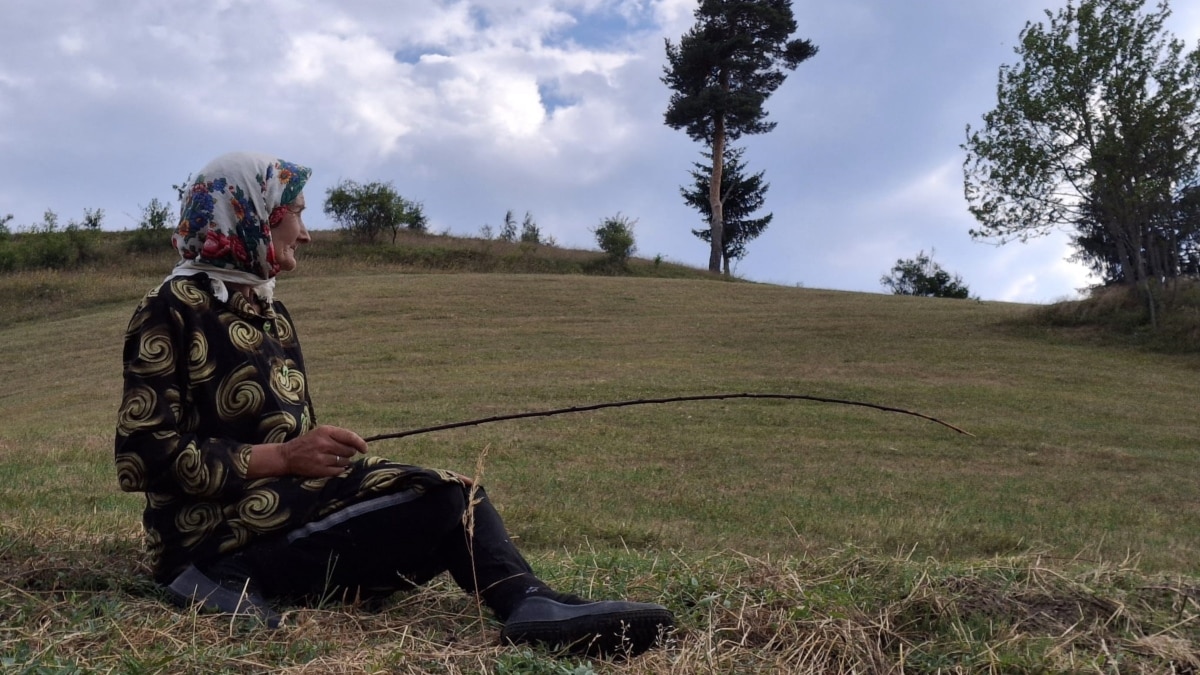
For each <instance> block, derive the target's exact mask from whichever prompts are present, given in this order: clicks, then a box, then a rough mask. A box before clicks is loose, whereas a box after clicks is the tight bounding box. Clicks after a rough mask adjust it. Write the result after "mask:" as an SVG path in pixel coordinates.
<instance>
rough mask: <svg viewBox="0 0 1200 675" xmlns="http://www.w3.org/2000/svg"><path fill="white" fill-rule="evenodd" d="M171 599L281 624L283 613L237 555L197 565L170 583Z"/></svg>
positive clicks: (188, 604) (265, 622) (179, 602)
mask: <svg viewBox="0 0 1200 675" xmlns="http://www.w3.org/2000/svg"><path fill="white" fill-rule="evenodd" d="M167 593H168V594H169V595H170V596H171V601H172V602H174V603H175V604H177V605H179V606H180V607H188V606H190V605H192V604H199V605H200V606H201V608H202V609H204V610H207V611H210V612H220V613H223V614H233V615H235V616H245V617H251V618H255V619H258V620H259V621H262V622H263V623H264V624H266V626H267V627H268V628H278V627H279V623H280V620H281V617H280V616H279V614H278V613H277V612H276V611H275V610H273V609H271V606H270V605H268V604H267V601H266V600H265V599H264V598H263V596H262V593H261V592H260V591H259V588H258V585H257V584H256V583H254V580H253V579H252V578H251V577H250V574H249V572H248V571H247V570H246V569H245V567H243V566H242V565H240V564H239V563H238V561H237V560H236V559H234V558H223V559H221V560H219V561H217V562H216V563H215V564H213V565H206V566H205V570H204V571H201V569H200V568H198V567H196V566H195V565H188V567H187V569H185V570H184V571H183V572H181V573H180V574H179V576H177V577H175V579H174V580H172V581H171V583H170V584H168V585H167Z"/></svg>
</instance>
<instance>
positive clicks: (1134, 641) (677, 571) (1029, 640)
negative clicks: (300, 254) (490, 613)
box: [0, 238, 1200, 673]
mask: <svg viewBox="0 0 1200 675" xmlns="http://www.w3.org/2000/svg"><path fill="white" fill-rule="evenodd" d="M320 243H321V245H319V246H314V247H313V250H312V251H311V252H310V254H309V255H307V256H306V257H305V258H303V260H302V270H300V271H298V272H297V273H296V274H295V275H294V276H290V277H285V278H284V279H282V280H281V281H280V285H279V288H278V290H277V294H278V297H279V298H281V299H282V300H283V301H284V302H286V303H287V304H288V307H289V309H290V310H291V312H292V314H293V316H294V318H295V319H296V322H297V324H298V330H299V331H300V334H301V336H302V339H303V340H304V345H305V351H306V357H307V359H308V366H309V371H310V373H309V374H310V384H311V387H312V390H313V395H314V398H315V400H316V405H317V413H318V416H319V417H320V419H321V421H323V422H328V423H332V424H338V425H342V426H347V427H350V428H354V429H356V430H358V431H359V432H360V433H362V434H363V435H372V434H379V433H387V432H394V431H401V430H405V429H411V428H415V427H423V426H428V425H433V424H439V423H444V422H454V421H459V420H465V419H473V418H480V417H487V416H492V415H500V414H505V413H513V412H522V411H531V410H541V409H548V408H558V407H565V406H572V405H587V404H592V403H599V402H604V401H614V400H627V399H637V398H663V397H671V396H681V395H696V394H714V393H724V392H773V393H795V394H806V395H813V396H821V397H828V398H839V399H851V400H856V401H863V402H871V403H875V404H880V405H886V406H892V407H898V408H905V409H910V410H913V411H918V412H921V413H923V414H927V415H931V416H934V417H937V418H939V419H942V420H945V421H946V422H949V423H952V424H954V425H956V426H958V427H961V428H963V429H965V430H967V431H969V432H970V433H971V434H973V435H972V436H966V435H961V434H957V433H955V432H953V431H951V430H949V429H947V428H945V427H942V426H938V425H935V424H932V423H930V422H927V421H924V420H920V419H917V418H915V417H910V416H906V415H900V414H895V413H885V412H879V411H876V410H870V409H865V408H860V407H849V406H841V405H830V404H818V403H809V402H795V401H773V400H730V401H721V402H693V403H678V404H665V405H645V406H635V407H628V408H619V409H610V410H604V411H597V412H590V413H572V414H567V415H562V416H556V417H550V418H542V419H531V420H522V421H514V422H499V423H495V424H487V425H481V426H476V427H469V428H464V429H457V430H453V431H445V432H437V433H433V434H424V435H419V436H413V437H410V438H407V439H402V440H393V441H379V442H377V443H374V444H373V445H372V452H375V453H377V454H381V455H384V456H387V457H391V458H394V459H398V460H402V461H406V462H412V463H418V464H426V465H434V466H442V467H445V468H450V469H456V470H459V471H462V472H464V473H468V474H479V475H481V476H482V479H483V481H484V482H485V483H486V484H487V485H488V486H489V492H490V494H491V495H492V497H493V499H494V500H495V501H496V502H497V505H498V507H499V508H500V509H501V511H502V513H503V514H504V516H505V518H506V519H507V521H508V523H509V525H510V527H511V529H512V531H513V533H514V534H515V535H516V536H517V537H518V539H519V541H520V542H521V544H522V546H523V547H524V548H525V549H526V550H527V551H528V552H529V553H530V555H531V558H532V559H533V561H534V564H535V567H537V568H538V569H539V571H540V572H542V573H543V574H544V576H546V577H548V578H549V579H551V580H552V581H554V582H555V583H556V584H557V585H559V586H561V587H564V589H566V590H572V591H576V592H580V593H582V594H587V595H593V596H610V595H617V594H621V595H628V596H631V597H634V598H637V599H643V600H652V601H658V602H663V603H665V604H667V605H669V606H671V607H672V608H673V609H674V610H675V611H676V612H677V614H678V615H679V617H680V632H679V635H678V636H677V643H676V644H675V645H674V646H673V647H672V649H670V650H667V651H664V652H660V653H657V654H652V655H650V656H647V657H644V658H642V659H638V660H636V661H634V662H631V663H606V662H591V661H588V662H573V661H570V660H567V659H554V658H550V657H548V656H546V655H543V654H538V653H534V652H529V651H526V650H513V649H499V648H497V647H495V646H494V645H493V642H494V640H495V639H496V633H497V628H496V625H495V624H494V623H492V622H491V621H490V620H489V619H488V618H487V615H486V613H480V611H479V610H478V608H476V607H474V606H473V605H472V603H470V602H469V601H468V600H467V599H466V598H464V597H462V596H461V595H460V594H458V593H457V592H456V591H454V590H452V589H450V588H448V587H447V585H444V584H443V585H436V586H434V587H432V588H430V589H428V590H426V591H422V592H421V593H417V594H415V595H411V596H403V597H398V598H397V599H396V600H395V601H394V603H393V604H392V605H391V606H389V607H388V608H387V611H384V612H379V613H372V612H367V611H365V610H362V609H358V608H345V607H340V606H337V607H324V608H308V609H296V610H294V611H293V612H292V613H291V614H290V615H289V624H290V626H291V627H289V628H286V629H285V630H282V631H277V632H274V633H268V632H265V631H259V630H254V629H251V628H247V627H244V626H237V625H232V624H230V623H229V621H228V619H220V618H216V617H209V616H196V615H191V614H187V613H180V612H178V611H177V610H173V609H172V608H170V607H167V606H166V605H164V604H163V602H162V596H161V595H160V594H159V593H158V592H157V590H156V589H154V588H153V587H152V585H150V584H149V583H148V582H147V581H146V579H145V577H144V571H145V570H144V562H143V559H142V555H141V552H140V541H139V535H140V528H139V513H140V509H141V499H140V498H139V497H138V496H137V495H129V494H123V493H120V492H119V491H118V490H117V487H116V483H115V479H114V477H113V470H112V466H111V452H112V450H111V436H112V429H113V424H114V422H113V417H114V412H115V408H116V405H117V401H118V397H119V393H120V391H119V390H120V366H121V364H120V344H121V335H122V332H123V330H124V328H125V322H126V321H127V320H128V317H129V314H130V312H131V311H132V309H133V305H134V304H135V303H136V302H137V299H138V298H139V297H140V296H141V295H142V294H143V293H144V292H145V290H147V289H148V288H149V287H150V286H152V285H154V284H156V283H157V281H158V280H159V279H161V278H162V276H163V274H165V272H166V270H167V269H168V268H169V266H170V258H169V257H165V256H131V257H128V258H125V259H122V260H121V262H120V263H119V264H104V265H101V266H98V267H95V268H93V269H87V270H81V271H75V272H61V273H51V272H24V273H18V274H8V275H4V276H0V317H4V318H2V319H0V377H2V378H3V381H4V382H6V383H7V385H8V386H7V387H5V389H4V391H3V392H2V393H0V420H3V424H2V425H0V476H2V477H3V481H2V482H0V514H3V519H2V521H0V669H3V668H15V669H16V672H43V671H39V670H37V669H38V668H42V669H43V670H44V671H45V672H60V671H59V670H55V669H56V668H59V669H67V670H69V669H70V668H77V669H79V670H87V671H103V672H179V671H184V670H189V669H193V668H200V669H204V670H223V671H227V672H263V671H280V670H293V671H296V672H300V671H304V672H372V671H377V670H387V671H410V672H479V671H481V670H485V671H489V672H543V673H559V672H563V673H568V672H593V671H594V672H732V671H740V672H782V671H786V672H805V671H808V672H1001V671H1003V672H1029V671H1036V670H1048V671H1051V672H1062V671H1077V672H1092V671H1095V672H1171V670H1172V668H1174V669H1175V672H1195V669H1196V668H1200V581H1198V579H1197V577H1198V575H1200V562H1198V561H1200V536H1197V534H1196V533H1197V532H1200V509H1197V507H1196V485H1197V484H1200V453H1197V448H1198V447H1200V429H1198V428H1197V425H1196V423H1195V413H1196V403H1195V402H1196V401H1197V400H1198V394H1200V378H1198V377H1197V374H1198V372H1200V356H1196V355H1195V354H1160V353H1151V352H1147V351H1143V350H1139V349H1136V348H1133V347H1129V346H1122V345H1119V344H1097V343H1096V342H1095V341H1087V342H1080V341H1074V340H1072V339H1070V338H1069V337H1067V336H1064V335H1063V334H1061V333H1056V332H1050V331H1048V330H1047V329H1043V328H1038V327H1036V325H1034V324H1032V323H1030V322H1029V321H1028V320H1027V319H1026V317H1027V316H1028V313H1029V312H1030V308H1029V307H1027V306H1021V305H1013V304H1004V303H991V302H976V301H961V300H939V299H924V298H906V297H894V296H884V295H871V294H857V293H843V292H833V291H822V290H812V289H797V288H785V287H778V286H770V285H760V284H750V283H737V282H735V283H728V282H722V281H717V280H713V279H710V278H708V277H707V275H705V274H703V273H701V272H698V271H695V270H688V269H686V268H682V267H679V266H671V265H667V264H665V263H662V262H659V263H658V264H655V263H654V262H652V261H639V262H637V263H636V264H635V266H634V270H635V273H636V274H638V275H639V276H611V275H600V274H588V272H597V271H602V270H600V269H599V268H595V267H588V265H590V264H592V263H591V261H593V260H595V258H596V257H597V256H598V255H599V254H597V253H590V254H589V253H586V252H560V251H555V250H550V251H547V250H545V247H541V250H536V249H535V250H529V249H528V248H527V249H525V250H522V249H520V248H519V247H513V248H511V249H507V248H506V249H503V250H501V249H500V246H501V244H500V243H499V242H477V243H473V242H471V241H469V240H468V241H466V242H454V241H452V240H447V239H445V238H423V239H421V240H420V241H419V242H412V241H410V242H402V244H401V245H400V246H397V247H390V246H388V247H376V250H374V251H371V250H364V249H362V248H355V247H345V246H343V245H341V244H338V243H337V242H335V241H326V242H320ZM489 245H490V249H487V247H488V246H489ZM485 249H486V250H485ZM438 251H440V252H438ZM471 251H474V253H472V252H471ZM481 270H483V271H481ZM489 270H491V271H511V270H518V271H520V273H509V274H500V273H484V271H489ZM449 272H453V273H449ZM535 272H541V273H535ZM545 272H550V273H545ZM1189 669H1190V670H1189Z"/></svg>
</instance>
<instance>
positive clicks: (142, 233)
mask: <svg viewBox="0 0 1200 675" xmlns="http://www.w3.org/2000/svg"><path fill="white" fill-rule="evenodd" d="M170 223H171V209H170V207H168V206H167V205H166V204H165V203H164V202H162V201H159V199H158V197H155V198H154V199H151V200H150V203H149V204H147V205H145V206H143V207H142V219H141V220H140V221H139V222H138V226H137V229H136V230H134V232H133V236H132V237H130V238H129V240H128V241H127V242H126V244H125V250H126V251H128V252H130V253H148V252H151V251H159V250H162V249H163V248H165V247H167V246H170V245H171V233H172V231H173V228H171V227H170Z"/></svg>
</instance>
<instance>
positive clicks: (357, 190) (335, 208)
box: [325, 180, 429, 243]
mask: <svg viewBox="0 0 1200 675" xmlns="http://www.w3.org/2000/svg"><path fill="white" fill-rule="evenodd" d="M325 215H327V216H329V217H330V218H332V219H333V220H334V222H336V223H337V224H338V225H339V226H341V227H342V229H343V230H344V231H346V232H347V233H348V234H349V235H350V236H351V237H353V238H355V239H360V240H363V241H368V242H374V241H375V240H376V239H377V238H378V237H379V235H380V234H381V233H383V232H391V233H392V243H395V242H396V235H397V234H398V233H399V231H400V228H402V227H406V228H408V229H410V230H416V231H418V232H424V231H425V229H426V227H427V226H428V224H429V221H428V220H427V219H426V217H425V209H424V207H423V206H422V205H421V204H420V203H419V202H414V201H412V200H409V199H405V198H404V197H401V196H400V195H399V194H397V193H396V189H395V188H394V187H392V184H391V183H381V182H378V181H376V182H372V183H366V184H361V185H360V184H359V183H356V182H355V181H352V180H344V181H341V182H340V183H338V184H337V185H335V186H334V187H331V188H329V189H328V190H326V192H325Z"/></svg>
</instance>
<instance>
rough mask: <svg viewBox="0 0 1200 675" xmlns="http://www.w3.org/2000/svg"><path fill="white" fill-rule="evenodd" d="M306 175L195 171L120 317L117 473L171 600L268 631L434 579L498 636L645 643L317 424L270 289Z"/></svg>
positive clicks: (617, 610)
mask: <svg viewBox="0 0 1200 675" xmlns="http://www.w3.org/2000/svg"><path fill="white" fill-rule="evenodd" d="M310 173H311V171H310V169H308V168H306V167H303V166H298V165H296V164H292V163H289V162H285V161H283V160H280V159H276V158H274V157H271V156H266V155H259V154H250V153H231V154H227V155H223V156H221V157H218V158H217V159H215V160H214V161H212V162H211V163H209V165H208V166H206V167H205V168H204V169H203V170H202V171H201V172H200V173H199V175H197V176H196V179H195V181H194V182H193V183H192V185H191V186H190V188H189V189H188V191H187V194H186V195H185V196H184V198H183V205H182V212H181V221H180V223H179V229H178V231H177V233H176V234H175V236H174V238H173V242H174V245H175V247H176V249H177V250H178V251H179V255H180V258H181V260H180V262H179V264H178V265H176V267H175V268H174V270H173V271H172V272H171V274H170V275H169V276H168V277H167V278H166V279H165V280H164V281H163V283H162V284H161V285H160V286H159V287H158V288H155V289H153V290H151V291H150V292H149V293H148V294H147V295H146V297H145V299H144V300H143V301H142V302H141V304H140V305H139V306H138V308H137V310H136V311H135V312H134V314H133V318H132V320H131V321H130V323H129V328H128V331H127V333H126V337H125V347H124V375H125V386H124V396H123V399H122V403H121V407H120V411H119V414H118V424H117V433H116V466H117V475H118V478H119V481H120V485H121V488H122V489H123V490H126V491H131V492H144V493H145V494H146V508H145V512H144V515H143V525H144V527H145V531H146V540H147V543H148V547H149V551H150V554H151V557H152V560H153V565H154V576H155V579H156V580H157V581H158V582H160V583H162V584H163V585H165V586H166V588H167V592H168V594H169V595H170V596H171V597H172V598H173V599H174V600H175V601H176V602H178V603H181V604H186V603H192V602H195V603H199V604H200V605H201V606H202V607H203V608H205V609H208V610H214V611H220V612H227V613H233V614H242V615H250V616H254V617H257V618H259V619H261V620H262V621H264V622H265V623H267V624H268V625H270V626H273V627H274V626H277V625H278V624H279V621H280V615H279V614H277V613H276V612H275V611H274V610H273V609H272V608H271V606H270V605H269V604H268V601H267V600H268V599H269V598H305V597H329V596H330V595H331V594H332V595H338V596H340V597H346V598H358V599H362V598H371V597H381V596H383V595H387V594H390V593H392V592H394V591H397V590H401V589H410V588H413V587H414V586H416V585H419V584H423V583H425V582H427V581H429V580H430V579H432V578H433V577H434V576H436V575H438V574H440V573H442V572H449V573H450V575H451V577H452V578H453V579H454V581H455V582H456V583H457V584H458V585H459V586H461V587H462V588H463V589H464V590H465V591H467V592H469V593H477V594H478V595H479V596H480V597H481V598H482V600H483V602H484V603H485V604H486V605H487V606H488V607H489V608H490V609H491V610H492V611H493V612H494V613H495V615H496V617H497V618H498V619H499V620H500V621H502V622H504V627H503V629H502V630H501V639H502V640H503V641H505V642H512V643H523V642H529V643H541V644H544V645H547V646H550V647H553V648H561V647H567V648H570V649H572V650H574V651H586V652H589V653H617V652H626V653H639V652H641V651H644V650H645V649H648V648H650V647H651V646H653V645H654V644H656V643H657V642H658V641H659V640H660V638H661V637H662V635H663V634H664V633H665V632H666V631H667V630H669V629H670V628H671V626H672V625H673V620H672V616H671V614H670V612H668V611H667V610H666V608H664V607H662V606H659V605H652V604H645V603H634V602H623V601H605V602H591V601H585V600H582V599H580V598H578V597H575V596H571V595H566V594H561V593H557V592H555V591H554V590H552V589H550V588H549V587H547V586H546V584H544V583H543V582H542V581H541V580H540V579H538V578H537V576H535V575H534V573H533V570H532V569H531V568H530V566H529V564H528V563H527V562H526V561H525V559H524V558H522V557H521V554H520V553H519V552H518V551H517V549H516V547H515V546H514V545H513V543H512V542H511V541H510V540H509V538H508V535H507V534H506V531H505V528H504V524H503V523H502V522H501V519H500V516H499V514H498V513H497V512H496V509H495V508H494V507H493V506H492V504H491V502H490V501H488V499H487V495H486V493H484V491H483V490H482V489H480V488H478V487H475V486H472V484H471V481H470V480H469V479H467V478H465V477H464V476H461V475H458V474H455V473H453V472H449V471H440V470H434V469H426V468H419V467H415V466H408V465H404V464H399V463H396V462H392V461H388V460H385V459H382V458H379V457H365V456H363V455H364V453H365V452H366V449H367V446H366V443H365V442H364V441H363V439H362V438H361V437H360V436H359V435H358V434H356V433H354V432H353V431H350V430H348V429H344V428H340V427H335V426H328V425H318V424H317V418H316V413H315V412H314V410H313V404H312V399H311V397H310V395H309V391H308V387H307V380H306V376H305V369H304V357H303V355H302V353H301V350H300V341H299V339H298V338H297V335H296V331H295V328H294V327H293V323H292V318H291V316H290V315H289V314H288V312H287V309H286V308H285V307H284V305H283V304H282V303H281V302H279V301H278V300H276V299H275V298H274V291H275V278H276V275H277V274H279V273H281V272H289V271H291V270H294V269H295V268H296V265H297V260H296V249H297V248H298V247H299V246H301V245H303V244H305V243H307V242H308V241H309V235H308V231H307V230H306V229H305V226H304V222H303V212H304V209H305V200H304V194H303V189H304V185H305V182H306V181H307V180H308V178H309V175H310ZM472 488H474V499H473V500H472V499H471V498H470V496H471V490H472ZM468 517H469V519H470V527H467V526H465V525H464V523H466V522H468Z"/></svg>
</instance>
